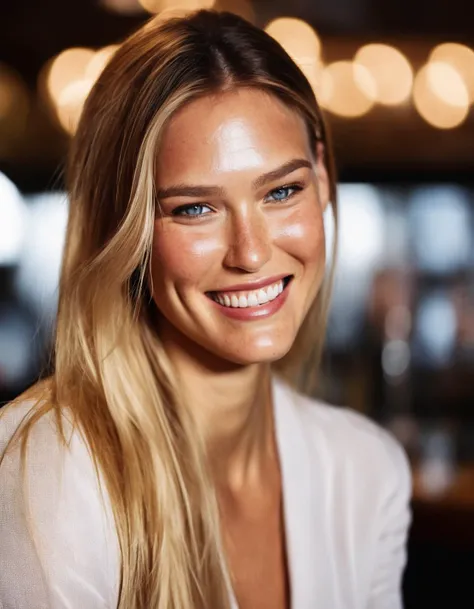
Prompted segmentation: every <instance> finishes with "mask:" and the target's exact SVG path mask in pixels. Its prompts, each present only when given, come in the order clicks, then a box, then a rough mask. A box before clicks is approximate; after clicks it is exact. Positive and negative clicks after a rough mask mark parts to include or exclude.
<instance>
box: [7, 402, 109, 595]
mask: <svg viewBox="0 0 474 609" xmlns="http://www.w3.org/2000/svg"><path fill="white" fill-rule="evenodd" d="M41 406H42V404H41V403H40V402H37V401H34V400H25V401H23V402H21V401H20V402H17V403H13V404H9V405H7V406H5V407H4V408H3V409H1V410H0V489H1V491H0V514H1V517H0V538H1V539H2V544H0V563H2V564H7V566H8V568H7V569H5V570H4V571H3V572H2V573H0V598H3V597H2V594H3V595H6V597H5V598H7V599H10V597H11V602H12V605H11V606H13V605H14V606H18V607H27V606H29V605H28V603H27V602H26V601H24V604H22V603H23V600H21V601H20V600H19V599H20V597H21V599H23V596H22V595H23V594H25V595H26V594H28V595H29V596H31V594H32V593H33V592H32V591H34V594H35V595H36V596H37V598H38V599H41V602H43V599H44V598H45V594H46V592H45V590H46V588H47V589H48V591H49V594H52V595H53V597H54V598H56V596H54V595H56V594H57V595H58V599H59V597H60V596H61V595H62V597H61V598H69V595H72V596H74V597H77V599H80V598H82V596H81V595H84V594H86V592H87V591H86V590H85V589H84V586H83V585H81V582H84V581H87V582H89V584H90V588H89V589H88V593H92V592H93V591H94V590H92V588H94V589H97V590H105V591H106V592H104V598H106V596H107V595H110V598H112V599H113V598H115V596H114V595H115V589H114V588H111V586H110V585H109V584H110V583H114V582H115V573H117V572H118V571H117V569H118V562H117V560H118V546H117V540H116V535H115V526H114V520H113V514H112V511H111V507H110V502H109V499H108V496H107V493H106V492H105V491H104V487H103V485H102V484H101V482H100V478H99V477H98V475H97V473H96V470H95V466H94V462H93V459H92V457H91V455H90V452H89V450H88V446H87V443H86V442H85V440H84V439H83V435H82V434H81V433H80V432H79V431H78V429H77V428H76V427H75V426H74V425H73V423H72V416H71V415H70V413H68V412H67V411H63V410H61V411H60V412H57V411H55V410H54V409H45V412H44V413H43V412H42V410H41ZM29 422H31V426H30V427H29V428H28V424H29ZM25 425H27V427H26V429H27V431H28V433H27V436H26V444H25V446H26V451H25V459H24V460H23V459H22V441H21V440H22V437H21V436H20V435H18V434H19V432H20V431H22V430H24V429H25V427H24V426H25ZM2 456H3V458H2ZM91 539H93V540H94V543H93V544H91V543H90V540H91ZM25 567H26V568H27V569H28V571H29V573H30V579H29V582H28V586H27V587H28V590H26V587H25V589H23V587H22V585H20V583H19V582H18V570H19V569H20V568H22V569H23V570H24V568H25ZM112 574H113V576H112ZM45 577H46V580H47V581H48V582H49V583H48V584H45V581H46V580H45V579H44V578H45ZM45 586H46V588H45ZM11 595H13V596H11ZM72 596H71V598H72ZM86 596H87V595H86ZM25 598H26V597H25ZM97 598H99V597H98V596H97ZM89 600H90V599H89ZM41 602H40V601H38V606H43V605H42V604H41ZM44 602H45V603H46V601H44ZM78 602H79V601H78ZM79 604H80V606H90V607H92V606H94V607H95V606H96V605H93V604H90V603H89V604H87V603H79ZM0 605H1V603H0ZM8 606H10V605H8ZM44 606H46V604H45V605H44ZM48 606H49V605H48ZM58 606H59V605H58ZM101 606H102V605H101ZM107 606H108V605H107Z"/></svg>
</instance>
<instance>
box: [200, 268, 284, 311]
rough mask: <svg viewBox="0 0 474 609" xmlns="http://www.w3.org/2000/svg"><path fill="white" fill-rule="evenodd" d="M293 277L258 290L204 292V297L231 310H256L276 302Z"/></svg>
mask: <svg viewBox="0 0 474 609" xmlns="http://www.w3.org/2000/svg"><path fill="white" fill-rule="evenodd" d="M292 279H293V275H287V276H286V277H284V278H283V279H280V280H279V281H275V283H272V284H270V285H268V286H265V287H263V288H259V289H258V290H239V291H235V292H231V291H229V292H206V296H207V297H208V298H210V299H211V300H214V302H217V304H220V305H221V306H223V307H227V308H232V309H248V308H258V307H261V306H262V305H265V304H268V303H269V302H272V301H273V300H276V299H277V298H278V297H279V296H280V294H282V293H283V291H284V290H285V289H286V288H287V286H288V284H289V283H290V282H291V280H292Z"/></svg>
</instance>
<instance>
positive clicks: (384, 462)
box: [279, 382, 411, 496]
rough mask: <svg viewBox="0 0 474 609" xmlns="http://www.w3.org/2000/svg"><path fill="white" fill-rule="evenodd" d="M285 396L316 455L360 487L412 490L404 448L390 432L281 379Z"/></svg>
mask: <svg viewBox="0 0 474 609" xmlns="http://www.w3.org/2000/svg"><path fill="white" fill-rule="evenodd" d="M279 385H280V389H279V390H280V391H281V392H282V396H284V398H283V399H285V401H287V404H288V405H289V407H290V408H291V409H292V410H293V412H294V413H295V415H296V417H297V418H298V420H299V422H300V424H301V428H302V430H303V434H304V436H305V438H306V441H307V443H308V446H309V450H310V452H311V454H312V456H313V458H314V459H318V460H320V461H321V460H324V462H325V464H326V465H327V466H328V467H330V468H331V471H332V472H333V473H334V474H335V475H336V474H337V473H339V474H342V475H343V476H344V478H347V477H348V476H349V477H350V479H352V480H353V481H354V480H357V482H358V483H360V488H362V489H364V490H366V491H367V490H369V489H375V490H377V491H378V492H380V493H392V492H396V491H397V490H398V491H402V492H403V494H405V495H406V496H408V495H410V493H411V473H410V467H409V464H408V459H407V457H406V454H405V451H404V450H403V448H402V447H401V445H400V444H399V442H398V441H397V440H396V438H395V437H394V436H393V434H391V433H390V432H389V431H387V430H386V429H384V428H383V427H381V426H380V425H378V424H377V423H375V422H374V421H372V420H371V419H369V418H368V417H367V416H365V415H363V414H361V413H358V412H356V411H354V410H351V409H349V408H346V407H342V406H341V407H340V406H334V405H330V404H327V403H325V402H323V401H320V400H316V399H313V398H310V397H307V396H305V395H302V394H300V393H298V392H296V391H295V390H293V389H292V388H290V387H289V386H288V385H286V384H284V383H281V382H279Z"/></svg>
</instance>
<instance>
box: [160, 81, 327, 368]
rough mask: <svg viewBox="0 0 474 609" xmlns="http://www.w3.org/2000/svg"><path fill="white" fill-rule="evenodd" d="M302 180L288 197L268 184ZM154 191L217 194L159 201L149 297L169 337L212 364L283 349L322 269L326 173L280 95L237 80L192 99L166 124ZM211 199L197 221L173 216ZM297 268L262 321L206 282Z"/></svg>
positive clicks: (265, 356)
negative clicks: (227, 307) (219, 300)
mask: <svg viewBox="0 0 474 609" xmlns="http://www.w3.org/2000/svg"><path fill="white" fill-rule="evenodd" d="M295 158H298V159H300V158H301V159H306V160H308V161H310V162H311V163H312V169H309V168H306V167H301V168H299V169H296V170H295V171H293V172H291V173H289V174H288V175H286V176H285V177H283V178H280V179H278V180H276V181H273V182H271V183H269V184H266V185H265V186H262V187H260V188H258V189H257V190H255V189H254V188H253V185H252V182H253V181H254V180H255V179H256V178H257V177H259V176H260V175H261V174H263V173H266V172H268V171H272V170H274V169H275V168H277V167H279V166H281V165H282V164H284V163H286V162H288V161H289V160H291V159H295ZM296 182H300V183H301V184H302V185H303V186H304V189H303V190H302V191H301V192H296V193H295V195H294V196H293V197H291V198H289V199H288V200H287V201H284V202H279V201H275V200H274V199H272V198H271V197H270V198H269V193H271V192H273V191H274V190H275V189H279V188H282V187H283V186H286V185H289V184H292V183H296ZM156 183H157V187H158V188H168V187H170V186H172V185H178V184H179V185H181V184H191V185H215V186H219V187H221V188H223V189H224V190H225V194H224V196H214V195H213V196H212V197H206V198H199V197H183V196H178V197H169V198H166V199H163V200H161V201H160V204H161V207H162V209H163V217H160V216H159V215H158V216H157V218H156V220H155V235H154V243H153V252H152V279H153V298H154V300H155V303H156V305H157V307H158V309H159V310H160V312H161V313H162V316H161V317H162V319H161V321H160V327H159V331H160V333H161V335H162V336H163V337H164V338H166V341H165V343H166V342H167V343H168V344H169V343H170V341H171V342H173V343H175V344H179V345H180V348H181V349H185V350H187V351H188V352H192V353H193V354H195V356H196V357H199V358H201V359H204V360H205V359H206V358H207V359H208V360H209V361H211V360H213V361H219V360H221V361H222V360H224V361H225V362H226V363H227V364H239V365H242V364H244V365H248V364H254V363H259V362H270V361H274V360H276V359H279V358H281V357H283V355H285V354H286V353H287V352H288V350H289V349H290V348H291V345H292V344H293V342H294V340H295V338H296V335H297V332H298V330H299V328H300V326H301V324H302V322H303V320H304V317H305V315H306V313H307V311H308V309H309V307H310V305H311V303H312V302H313V300H314V298H315V296H316V294H317V292H318V290H319V288H320V286H321V282H322V279H323V276H324V269H325V242H324V225H323V211H324V209H325V207H326V205H327V203H328V196H329V195H328V177H327V173H326V169H325V167H324V164H323V161H322V149H318V151H312V150H311V149H310V146H309V138H308V134H307V131H306V128H305V125H304V122H303V120H302V119H301V118H300V117H299V116H298V115H297V114H296V113H295V112H294V111H293V110H292V109H290V108H288V107H286V106H285V105H284V104H282V103H281V102H280V101H279V100H277V99H275V98H273V97H271V96H269V95H267V94H265V93H263V92H260V91H257V90H250V89H240V90H237V91H233V92H227V93H222V94H219V95H217V96H212V97H205V98H202V99H199V100H195V101H193V102H191V103H189V104H188V105H186V106H185V107H184V108H182V109H181V110H180V111H179V112H177V113H176V114H175V115H174V116H173V118H172V119H171V121H170V122H169V124H168V126H167V128H166V129H165V132H164V134H163V139H162V142H161V146H160V149H159V151H158V158H157V168H156ZM189 204H200V205H205V206H208V207H206V208H205V210H206V212H207V213H206V214H203V215H202V217H199V218H196V219H194V218H189V216H186V217H184V218H183V217H182V216H176V215H172V211H173V209H175V208H177V207H179V206H182V205H189ZM281 273H284V274H285V275H294V279H293V281H292V282H291V284H290V286H289V293H288V298H287V300H286V302H285V303H284V305H283V307H282V308H281V309H280V310H279V311H278V312H277V313H275V314H274V315H272V316H270V317H268V318H266V319H261V320H252V321H240V320H235V319H230V318H228V317H227V316H225V315H223V314H222V313H221V312H220V311H219V308H218V307H216V306H215V304H214V303H213V302H212V301H210V300H209V298H208V297H207V296H206V292H207V291H214V290H218V289H223V288H226V287H228V286H231V285H233V284H240V283H245V282H246V281H250V280H255V279H260V278H264V277H269V276H274V275H279V274H281Z"/></svg>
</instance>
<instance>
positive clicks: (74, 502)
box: [0, 380, 411, 609]
mask: <svg viewBox="0 0 474 609" xmlns="http://www.w3.org/2000/svg"><path fill="white" fill-rule="evenodd" d="M273 392H274V412H275V421H276V434H277V443H278V450H279V455H280V462H281V469H282V477H283V497H284V513H285V532H286V541H287V555H288V564H289V574H290V582H291V608H292V609H400V608H401V607H402V601H401V592H400V587H401V576H402V573H403V569H404V566H405V560H406V550H405V543H406V538H407V530H408V528H409V524H410V518H411V515H410V508H409V500H410V494H411V477H410V470H409V467H408V463H407V459H406V457H405V455H404V453H403V451H402V449H401V448H400V446H399V445H398V444H397V442H396V441H395V440H394V439H393V437H392V436H391V435H389V434H388V433H387V432H386V431H384V430H382V429H381V428H380V427H378V426H377V425H375V424H374V423H373V422H371V421H370V420H368V419H367V418H365V417H364V416H361V415H360V414H357V413H355V412H353V411H350V410H348V409H343V408H336V407H333V406H329V405H327V404H323V403H321V402H317V401H314V400H310V399H308V398H306V397H302V396H300V395H298V394H296V393H295V392H294V391H293V390H291V389H290V388H289V387H288V386H287V385H284V384H283V383H282V382H281V381H277V380H274V382H273ZM29 408H30V405H29V404H28V403H25V404H20V405H19V406H17V407H14V408H8V410H7V412H6V413H4V416H2V417H0V454H1V453H2V451H3V449H4V447H5V445H6V442H7V440H8V439H9V438H10V437H11V435H12V434H13V432H14V430H15V429H16V427H17V425H18V424H19V423H20V421H21V418H22V417H23V416H24V415H25V414H26V412H27V411H28V409H29ZM31 442H32V444H31V448H30V449H29V453H28V462H27V481H28V495H29V499H30V505H31V511H30V516H31V517H32V519H33V521H34V523H35V531H36V535H35V538H34V540H33V538H32V535H31V532H30V530H29V527H28V525H27V518H26V514H25V510H24V504H23V500H22V494H21V486H20V485H21V481H20V472H19V453H18V450H16V451H15V452H14V453H12V454H11V455H10V456H8V457H7V458H6V460H5V461H4V463H3V465H2V466H1V467H0V608H1V609H112V608H115V607H116V606H117V589H118V573H119V550H118V543H117V538H116V534H115V528H114V524H113V518H112V511H111V508H110V504H109V502H108V498H107V496H105V502H104V503H102V502H101V498H100V493H99V486H98V484H97V481H96V478H95V474H94V469H93V466H92V461H91V459H90V455H89V453H88V451H87V448H86V446H85V444H84V442H83V441H82V439H81V437H80V435H79V433H78V432H77V431H73V433H72V436H71V443H70V449H69V450H68V451H67V452H65V451H63V450H62V449H61V447H60V445H59V442H58V441H57V436H56V430H55V427H54V424H53V419H52V417H51V416H50V415H47V416H46V417H44V418H43V419H42V420H41V421H40V422H39V423H38V424H37V425H36V426H35V427H34V432H33V435H32V436H31ZM35 546H36V548H37V549H35ZM262 594H264V591H262ZM230 597H231V604H232V607H233V609H238V607H237V602H236V599H235V597H234V595H233V592H232V591H231V592H230ZM150 609H151V608H150ZM216 609H217V608H216Z"/></svg>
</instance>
